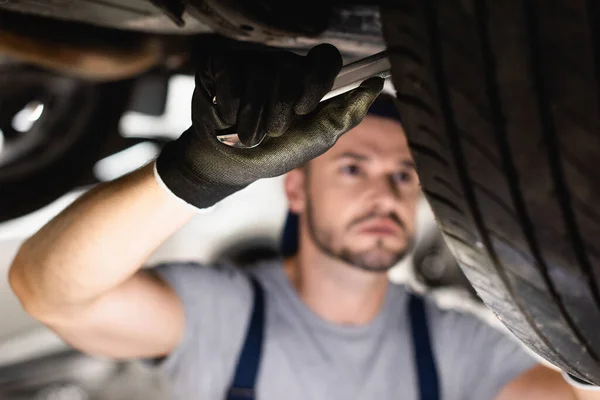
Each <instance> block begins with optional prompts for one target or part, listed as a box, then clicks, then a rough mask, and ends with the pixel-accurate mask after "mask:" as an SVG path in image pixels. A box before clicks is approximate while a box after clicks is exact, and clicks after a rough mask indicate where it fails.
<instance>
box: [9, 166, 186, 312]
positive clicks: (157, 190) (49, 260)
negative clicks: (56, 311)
mask: <svg viewBox="0 0 600 400" xmlns="http://www.w3.org/2000/svg"><path fill="white" fill-rule="evenodd" d="M192 215H193V211H192V209H191V208H190V207H187V206H186V205H185V204H183V203H181V202H180V201H178V200H177V199H175V198H174V197H172V196H171V195H170V194H168V193H166V192H165V191H164V190H163V189H162V188H161V187H159V185H158V183H157V182H156V180H155V178H154V175H153V165H152V164H150V165H148V166H146V167H144V168H142V169H140V170H138V171H136V172H134V173H132V174H130V175H128V176H125V177H123V178H121V179H118V180H116V181H113V182H110V183H107V184H104V185H99V186H98V187H96V188H94V189H93V190H91V191H89V192H88V193H86V194H84V195H83V196H82V197H81V198H79V199H78V200H77V201H75V202H74V203H73V204H72V205H71V206H70V207H68V208H67V209H66V210H65V211H63V212H62V213H61V214H59V215H58V216H57V217H56V218H54V219H53V220H52V221H50V222H49V223H48V224H47V225H46V226H44V227H43V228H42V229H41V230H40V231H39V232H37V233H36V234H35V235H34V236H32V237H31V238H30V239H29V240H27V241H26V242H25V243H24V245H23V246H22V247H21V249H20V251H19V253H18V255H17V257H16V258H15V261H14V263H13V266H12V268H11V271H10V278H11V283H12V284H13V287H14V289H15V292H16V293H17V295H19V297H20V298H21V300H22V301H24V302H27V301H30V302H31V303H33V306H34V307H35V306H36V305H38V304H40V305H42V304H43V305H44V307H48V308H50V307H61V306H70V305H78V304H83V303H86V302H88V301H92V300H93V299H94V298H95V297H97V296H100V295H102V294H103V293H105V292H106V291H108V290H110V289H112V288H114V287H116V286H118V285H119V284H120V283H122V282H124V281H125V280H126V279H127V278H128V277H130V276H132V275H133V274H134V273H135V272H136V271H137V270H138V269H139V268H140V267H141V266H142V265H143V263H144V261H145V260H146V259H147V258H148V256H149V255H150V254H151V253H152V252H153V251H154V250H155V249H156V248H157V247H158V246H159V245H160V244H161V243H162V242H163V241H164V240H166V239H167V238H168V237H169V236H170V235H171V234H172V233H173V232H174V231H176V230H177V229H178V228H179V227H181V226H182V225H183V224H184V223H185V222H186V221H188V220H189V219H190V218H191V216H192Z"/></svg>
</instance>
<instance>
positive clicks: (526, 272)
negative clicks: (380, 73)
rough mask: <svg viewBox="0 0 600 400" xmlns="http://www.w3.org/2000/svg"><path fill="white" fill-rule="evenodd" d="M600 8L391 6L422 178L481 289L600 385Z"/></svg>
mask: <svg viewBox="0 0 600 400" xmlns="http://www.w3.org/2000/svg"><path fill="white" fill-rule="evenodd" d="M599 6H600V3H597V2H594V1H592V0H589V1H587V2H585V1H572V0H553V1H542V0H507V1H494V0H486V1H483V0H460V1H459V0H437V1H436V0H396V1H394V2H393V6H389V7H382V10H381V13H382V21H383V26H384V36H385V38H386V41H387V44H388V50H389V53H390V58H391V63H392V76H393V82H394V86H395V88H396V90H397V96H398V102H399V104H398V107H399V110H400V113H401V116H402V119H403V123H404V125H405V129H406V132H407V135H408V138H409V143H410V146H411V148H412V151H413V155H414V157H415V159H416V163H417V168H418V172H419V176H420V179H421V184H422V187H423V190H424V192H425V195H426V197H427V199H428V200H429V203H430V204H431V206H432V208H433V210H434V213H435V215H436V217H437V219H438V221H439V224H440V226H441V228H442V230H443V233H444V236H445V239H446V241H447V243H448V245H449V246H450V248H451V249H452V251H453V253H454V255H455V256H456V257H457V259H458V261H459V263H460V265H461V268H462V269H463V271H464V272H465V274H466V275H467V277H468V278H469V280H470V282H471V283H472V284H473V285H474V287H475V288H476V290H477V293H478V294H479V296H480V297H481V298H482V299H483V300H484V301H485V303H486V304H487V305H488V306H489V307H490V308H491V309H492V310H493V311H494V312H495V313H496V315H497V316H498V318H500V319H501V320H502V322H504V324H506V325H507V326H508V328H510V330H511V331H512V332H513V333H514V334H515V335H516V336H517V337H518V338H520V339H521V340H522V341H523V342H524V343H525V344H526V345H527V346H529V347H530V348H531V349H533V350H534V351H535V352H536V353H537V354H539V355H541V356H542V357H544V358H545V359H547V360H549V361H551V362H552V363H553V364H555V365H557V366H559V367H560V368H562V369H565V370H567V371H568V372H570V373H572V374H574V375H576V376H578V377H581V378H584V379H586V380H588V381H590V382H593V383H595V384H600V361H599V360H600V358H599V357H600V334H599V332H600V290H599V286H600V283H599V282H600V249H599V247H598V246H599V245H600V211H598V208H597V204H598V199H600V172H599V170H598V169H596V168H598V167H597V163H598V160H599V159H600V118H599V106H600V103H599V99H598V97H599V96H598V94H599V92H600V91H599V87H600V79H599V71H600V69H599V68H600V36H599V32H598V29H600V24H599V23H600V18H599V17H600V13H599V10H598V7H599Z"/></svg>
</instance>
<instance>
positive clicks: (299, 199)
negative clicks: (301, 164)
mask: <svg viewBox="0 0 600 400" xmlns="http://www.w3.org/2000/svg"><path fill="white" fill-rule="evenodd" d="M305 179H306V173H305V171H304V169H303V168H296V169H294V170H291V171H290V172H288V173H287V174H286V175H285V178H284V182H283V185H284V189H285V194H286V196H287V199H288V207H289V209H290V211H291V212H293V213H295V214H301V213H303V212H304V209H305V207H306V187H305Z"/></svg>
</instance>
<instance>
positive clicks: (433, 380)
mask: <svg viewBox="0 0 600 400" xmlns="http://www.w3.org/2000/svg"><path fill="white" fill-rule="evenodd" d="M408 309H409V314H410V325H411V330H412V341H413V348H414V355H415V366H416V369H417V374H418V378H419V392H420V397H419V398H420V400H439V398H440V391H439V381H438V374H437V369H436V365H435V358H434V355H433V350H432V348H431V340H430V336H429V327H428V324H427V313H426V311H425V303H424V301H423V298H422V297H420V296H416V295H413V294H411V295H410V299H409V301H408Z"/></svg>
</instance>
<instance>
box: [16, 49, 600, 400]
mask: <svg viewBox="0 0 600 400" xmlns="http://www.w3.org/2000/svg"><path fill="white" fill-rule="evenodd" d="M341 66H342V59H341V56H340V54H339V52H338V51H337V49H335V47H333V46H331V45H319V46H317V47H315V48H313V49H311V51H310V52H309V53H308V54H307V55H306V56H300V55H296V54H293V53H291V52H272V53H267V54H260V55H259V54H257V53H223V54H216V55H213V56H210V57H207V59H206V60H205V61H204V62H203V63H202V65H201V66H200V67H199V69H198V72H197V75H196V90H195V92H194V96H193V100H192V126H191V127H190V129H189V130H187V131H186V132H185V133H183V134H182V135H181V137H180V138H178V139H177V140H175V141H172V142H170V143H168V144H167V145H166V146H165V147H164V148H163V150H162V152H161V153H160V155H159V156H158V157H157V159H156V161H154V162H152V163H150V164H148V165H146V166H144V167H142V168H140V169H138V170H137V171H134V172H133V173H131V174H128V175H126V176H124V177H122V178H120V179H117V180H114V181H112V182H108V183H104V184H101V185H98V186H97V187H95V188H93V189H92V190H90V191H88V192H87V193H85V194H84V195H83V196H81V197H80V198H79V199H78V200H77V201H75V202H74V203H73V204H72V205H71V206H69V207H68V208H67V209H66V210H64V211H63V212H62V213H60V214H59V215H58V216H57V217H55V218H54V219H53V220H52V221H50V222H49V223H48V224H47V225H46V226H44V227H43V228H42V229H41V230H40V231H39V232H37V233H36V234H35V235H34V236H32V237H31V238H29V239H28V240H27V241H26V242H25V243H24V244H23V245H22V247H21V249H20V251H19V252H18V254H17V256H16V258H15V260H14V262H13V265H12V267H11V270H10V274H9V275H10V276H9V278H10V283H11V286H12V288H13V290H14V291H15V293H16V294H17V296H18V297H19V298H20V300H21V302H22V304H23V306H24V308H25V309H26V310H27V311H28V312H29V313H30V314H31V315H32V316H34V317H35V318H37V319H38V320H39V321H41V322H42V323H44V324H45V325H47V326H48V327H50V328H51V329H52V330H54V331H55V332H57V333H58V334H59V335H60V336H61V337H62V338H64V339H65V340H66V341H67V342H68V343H69V344H71V345H72V346H74V347H75V348H77V349H80V350H82V351H84V352H87V353H90V354H92V355H101V356H106V357H111V358H117V359H144V360H151V361H153V362H155V363H156V364H158V365H160V368H162V369H163V371H164V372H165V373H166V374H168V376H169V377H170V379H171V381H172V383H173V388H174V390H175V391H176V392H177V393H178V396H179V397H180V398H185V399H198V398H203V399H252V398H260V399H264V400H269V399H273V400H281V399H288V400H295V399H298V400H300V399H301V400H306V399H328V400H329V399H397V398H402V399H417V398H420V399H437V398H443V399H447V400H450V399H476V400H482V399H491V398H499V399H529V400H535V399H544V400H551V399H600V392H598V391H595V390H594V389H595V387H594V386H592V385H584V384H578V383H577V382H576V381H574V380H573V379H572V378H569V377H567V378H569V382H570V384H569V383H568V382H567V380H566V379H563V377H562V376H561V374H560V373H559V372H556V371H555V370H553V369H549V368H547V367H544V366H541V365H538V364H537V363H536V361H535V360H534V359H533V358H532V357H531V356H530V355H529V354H527V353H526V352H525V351H524V350H522V347H521V346H520V345H519V344H517V343H516V342H515V341H514V340H511V339H509V338H508V337H506V336H504V335H503V334H502V333H500V331H498V330H496V329H494V328H491V327H489V326H488V325H486V324H485V323H483V322H481V321H480V320H478V319H476V318H475V317H473V316H470V315H467V314H462V313H459V312H457V311H442V310H441V309H438V308H437V307H436V306H435V305H434V303H433V302H431V301H424V300H423V299H422V298H420V297H418V296H415V295H412V294H410V293H409V292H408V291H407V290H405V288H404V287H402V286H400V285H393V284H391V283H389V280H388V277H387V274H386V272H387V271H388V270H389V269H390V268H391V267H392V266H394V265H395V264H396V263H397V262H398V261H399V260H401V259H402V257H403V256H404V255H405V254H406V253H407V252H408V251H409V250H410V248H411V244H412V239H413V234H414V231H415V216H416V215H415V214H416V206H417V202H418V198H419V194H420V190H419V183H418V179H417V175H416V171H415V167H414V163H413V160H412V158H411V155H410V152H409V149H408V146H407V140H406V137H405V136H404V133H403V130H402V126H401V125H400V123H399V120H398V118H397V116H396V115H395V109H394V107H393V103H392V102H390V101H389V99H388V98H387V97H386V96H385V95H381V96H379V93H380V92H381V90H382V87H383V81H382V80H381V79H379V78H372V79H368V80H367V81H365V82H364V83H363V84H362V85H361V86H360V87H359V88H357V89H354V90H353V91H351V92H348V93H346V94H344V95H341V96H339V97H335V98H333V99H331V100H328V101H326V102H323V103H319V101H320V99H321V98H322V97H323V96H324V95H325V94H326V93H327V92H328V91H329V90H330V88H331V87H332V84H333V81H334V78H335V76H336V75H337V73H338V72H339V71H340V68H341ZM378 96H379V97H378ZM386 99H387V100H386ZM374 102H375V103H374ZM372 104H373V105H372ZM371 105H372V106H371ZM368 111H370V112H369V113H368V115H367V112H368ZM365 115H366V116H365ZM361 121H362V122H361ZM233 129H237V132H238V133H239V135H240V138H241V140H242V142H243V143H244V144H246V145H248V146H253V145H256V144H258V143H260V145H258V146H257V147H254V148H252V149H239V148H233V147H228V146H226V145H224V144H222V143H219V142H218V141H217V140H216V139H215V136H216V135H217V134H218V133H223V132H232V130H233ZM348 131H350V132H349V133H348V134H346V135H344V136H343V137H342V135H343V134H345V133H346V132H348ZM263 139H264V141H263ZM338 139H339V140H338ZM261 142H262V143H261ZM334 144H335V145H334ZM329 149H330V150H329ZM286 173H287V175H286V177H285V184H284V186H285V191H286V194H287V197H288V200H289V208H290V210H291V211H292V212H293V213H296V214H297V215H299V221H300V222H299V233H298V236H299V244H298V251H297V253H296V254H295V255H294V256H293V257H289V258H286V259H285V260H281V261H278V262H270V263H263V264H261V265H258V266H256V267H253V268H250V269H248V270H241V269H235V268H233V267H231V266H223V265H220V266H212V267H208V266H205V267H201V266H199V265H196V264H193V263H172V264H164V265H161V266H159V267H158V268H155V269H147V268H144V269H143V268H142V267H143V265H144V262H145V260H147V258H148V257H149V256H150V255H151V254H152V252H153V251H154V250H155V249H156V248H157V247H158V246H159V245H160V244H161V243H163V242H164V241H165V240H166V239H167V238H168V237H169V236H170V235H171V234H172V233H174V232H175V231H176V230H177V229H178V228H180V227H181V226H182V225H183V224H185V223H186V222H187V221H189V220H190V219H191V218H192V217H193V216H194V215H196V213H197V211H198V210H202V209H207V208H210V207H212V206H213V205H215V204H216V203H217V202H219V201H220V200H222V199H224V198H225V197H227V196H229V195H231V194H232V193H235V192H236V191H239V190H241V189H243V188H244V187H246V186H247V185H249V184H251V183H252V182H255V181H257V180H259V179H261V178H269V177H276V176H280V175H283V174H286ZM586 396H587V397H586Z"/></svg>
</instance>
